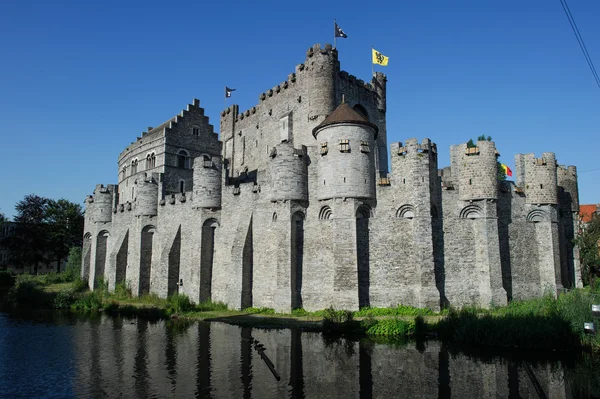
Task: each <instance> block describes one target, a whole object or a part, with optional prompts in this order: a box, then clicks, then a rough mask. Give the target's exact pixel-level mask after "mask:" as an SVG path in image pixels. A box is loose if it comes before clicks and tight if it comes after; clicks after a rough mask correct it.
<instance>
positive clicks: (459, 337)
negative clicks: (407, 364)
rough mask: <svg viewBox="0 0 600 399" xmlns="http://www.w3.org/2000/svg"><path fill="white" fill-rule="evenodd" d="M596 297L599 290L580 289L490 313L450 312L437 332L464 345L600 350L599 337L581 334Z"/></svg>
mask: <svg viewBox="0 0 600 399" xmlns="http://www.w3.org/2000/svg"><path fill="white" fill-rule="evenodd" d="M595 297H596V298H597V297H600V290H598V289H595V290H592V289H579V290H573V291H571V292H568V293H566V294H563V295H560V296H559V297H558V298H556V299H555V298H553V297H552V296H545V297H543V298H538V299H532V300H527V301H522V302H517V301H515V302H512V303H510V304H509V305H508V306H506V307H502V308H496V309H490V310H485V309H477V308H463V309H462V310H455V309H450V311H449V313H448V316H447V317H446V318H445V319H443V320H441V321H440V322H439V323H438V324H437V327H436V331H437V333H438V334H439V337H440V338H441V339H442V340H445V341H450V342H454V343H459V344H464V345H486V346H503V347H521V348H535V349H562V350H568V349H571V348H576V347H581V346H587V347H592V348H600V337H599V336H592V335H585V334H584V332H583V323H584V322H586V321H593V318H592V314H591V305H592V303H594V298H595Z"/></svg>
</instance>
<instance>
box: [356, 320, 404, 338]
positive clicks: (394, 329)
mask: <svg viewBox="0 0 600 399" xmlns="http://www.w3.org/2000/svg"><path fill="white" fill-rule="evenodd" d="M363 327H365V333H366V334H367V335H377V336H386V337H406V336H411V335H413V334H414V333H415V322H414V321H412V320H411V321H406V320H400V319H383V320H375V322H374V323H373V322H372V320H369V321H368V322H366V323H364V324H363Z"/></svg>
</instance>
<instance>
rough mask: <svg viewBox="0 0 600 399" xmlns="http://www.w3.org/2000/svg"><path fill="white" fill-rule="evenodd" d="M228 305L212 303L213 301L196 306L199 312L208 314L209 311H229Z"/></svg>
mask: <svg viewBox="0 0 600 399" xmlns="http://www.w3.org/2000/svg"><path fill="white" fill-rule="evenodd" d="M227 309H228V308H227V305H226V304H225V303H223V302H212V301H206V302H201V303H199V304H198V305H196V311H198V312H208V311H214V310H227Z"/></svg>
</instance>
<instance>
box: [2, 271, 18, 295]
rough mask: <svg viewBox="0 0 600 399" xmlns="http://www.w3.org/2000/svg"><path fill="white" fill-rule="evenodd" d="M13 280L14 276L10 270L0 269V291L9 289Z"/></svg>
mask: <svg viewBox="0 0 600 399" xmlns="http://www.w3.org/2000/svg"><path fill="white" fill-rule="evenodd" d="M15 281H16V279H15V276H14V275H13V274H12V273H11V272H10V271H0V291H1V290H8V289H10V288H11V287H12V286H13V285H15Z"/></svg>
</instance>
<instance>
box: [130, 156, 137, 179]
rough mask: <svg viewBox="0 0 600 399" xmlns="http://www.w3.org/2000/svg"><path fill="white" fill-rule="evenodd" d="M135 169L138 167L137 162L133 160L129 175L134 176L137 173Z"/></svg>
mask: <svg viewBox="0 0 600 399" xmlns="http://www.w3.org/2000/svg"><path fill="white" fill-rule="evenodd" d="M137 167H138V160H137V159H134V160H133V161H131V175H132V176H133V175H135V174H136V173H137Z"/></svg>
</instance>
